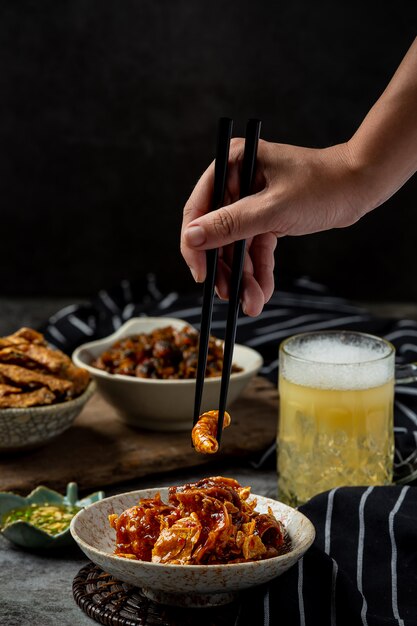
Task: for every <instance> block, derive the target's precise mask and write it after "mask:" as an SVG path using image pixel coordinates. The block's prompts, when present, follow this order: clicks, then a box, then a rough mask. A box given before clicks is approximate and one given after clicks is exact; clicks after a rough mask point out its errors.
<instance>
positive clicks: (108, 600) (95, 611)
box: [72, 563, 240, 626]
mask: <svg viewBox="0 0 417 626" xmlns="http://www.w3.org/2000/svg"><path fill="white" fill-rule="evenodd" d="M72 591H73V594H74V599H75V601H76V603H77V604H78V606H79V607H80V608H81V609H82V610H83V611H84V613H86V614H87V615H88V616H89V617H91V618H92V619H93V620H94V621H96V622H98V623H99V624H105V625H106V626H233V625H234V624H236V623H237V622H238V621H240V620H239V612H240V607H239V606H238V605H237V604H236V603H234V604H227V605H225V606H221V607H216V608H204V609H183V608H178V607H171V606H165V605H162V604H157V603H155V602H152V601H151V600H148V598H146V597H145V596H144V595H143V594H142V593H141V590H140V589H138V588H137V587H133V586H132V585H129V584H127V583H123V582H120V581H118V580H116V579H114V578H113V576H111V575H110V574H106V573H105V572H103V570H101V569H100V568H99V567H97V565H94V564H93V563H89V564H88V565H85V566H84V567H83V568H82V569H80V571H79V572H78V574H77V576H76V577H75V578H74V582H73V585H72Z"/></svg>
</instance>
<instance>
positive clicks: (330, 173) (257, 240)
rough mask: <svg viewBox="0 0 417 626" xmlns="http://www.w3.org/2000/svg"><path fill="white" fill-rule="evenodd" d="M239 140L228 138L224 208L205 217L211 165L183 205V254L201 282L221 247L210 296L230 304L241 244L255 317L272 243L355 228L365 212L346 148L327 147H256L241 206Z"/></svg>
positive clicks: (270, 269)
mask: <svg viewBox="0 0 417 626" xmlns="http://www.w3.org/2000/svg"><path fill="white" fill-rule="evenodd" d="M243 151H244V140H243V139H233V140H232V143H231V148H230V155H229V168H228V179H227V187H226V193H225V203H224V206H223V207H222V208H220V209H218V210H217V211H212V212H209V211H210V207H211V196H212V190H213V183H214V163H212V164H211V165H210V167H209V168H208V169H207V170H206V171H205V172H204V174H203V176H202V177H201V179H200V180H199V181H198V183H197V185H196V187H195V189H194V191H193V192H192V194H191V196H190V198H189V200H188V201H187V203H186V205H185V207H184V216H183V224H182V232H181V252H182V255H183V257H184V259H185V261H186V263H187V264H188V266H189V267H190V270H191V272H192V274H193V277H194V279H195V280H196V281H197V282H203V281H204V279H205V276H206V254H205V251H206V250H208V249H210V248H218V249H219V260H218V269H217V276H216V292H217V294H218V295H219V297H220V298H222V299H228V296H229V284H230V272H231V262H232V256H233V243H234V242H235V241H238V240H240V239H246V240H247V245H246V255H245V261H244V268H243V275H242V289H241V293H242V298H241V299H242V308H243V311H244V312H245V313H246V314H247V315H251V316H256V315H258V314H259V313H260V312H261V311H262V309H263V306H264V304H265V303H266V302H267V301H268V300H269V298H270V297H271V295H272V293H273V291H274V250H275V247H276V244H277V238H279V237H284V236H286V235H305V234H308V233H314V232H319V231H323V230H327V229H330V228H342V227H345V226H349V225H351V224H353V223H354V222H356V221H357V220H358V219H359V218H360V217H361V216H362V215H363V214H364V213H366V212H367V210H369V208H371V207H370V201H369V200H368V199H367V197H366V195H367V194H366V186H365V185H364V180H363V176H362V174H361V172H360V170H359V169H358V168H355V165H354V159H353V157H352V154H351V151H350V148H349V144H339V145H337V146H332V147H331V148H325V149H311V148H301V147H297V146H290V145H285V144H277V143H270V142H267V141H260V142H259V147H258V158H257V168H256V176H255V183H254V193H253V194H252V195H250V196H247V197H245V198H242V199H241V200H239V176H240V170H241V165H242V160H243Z"/></svg>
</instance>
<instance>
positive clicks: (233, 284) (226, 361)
mask: <svg viewBox="0 0 417 626" xmlns="http://www.w3.org/2000/svg"><path fill="white" fill-rule="evenodd" d="M232 128H233V121H232V120H230V119H228V118H221V119H220V120H219V126H218V138H217V150H216V160H215V172H214V189H213V200H212V209H211V210H217V209H219V208H220V207H221V206H222V205H223V200H224V192H225V188H226V180H227V164H228V159H229V146H230V138H231V135H232ZM260 131H261V122H260V121H259V120H256V119H250V120H249V121H248V123H247V125H246V139H245V151H244V155H243V163H242V171H241V175H240V192H239V198H244V197H245V196H248V195H249V194H250V193H251V190H252V185H253V179H254V175H255V168H256V155H257V151H258V142H259V135H260ZM245 248H246V241H245V240H241V241H237V242H236V243H235V244H234V249H233V261H232V272H231V280H230V290H229V308H228V312H227V322H226V334H225V340H224V354H223V370H222V379H221V386H220V400H219V408H218V411H219V413H218V421H217V441H218V443H219V444H220V440H221V435H222V430H223V420H224V412H225V409H226V401H227V392H228V389H229V379H230V372H231V369H232V358H233V348H234V344H235V338H236V324H237V317H238V313H239V302H240V285H241V279H242V271H243V262H244V257H245ZM217 255H218V251H217V250H215V249H214V250H208V251H207V274H206V280H205V282H204V293H203V306H202V313H201V327H200V341H199V349H198V363H197V378H196V390H195V401H194V420H193V423H194V425H195V424H196V423H197V422H198V419H199V416H200V407H201V399H202V395H203V387H204V376H205V372H206V365H207V353H208V343H209V337H210V329H211V317H212V311H213V297H214V285H215V280H216V268H217Z"/></svg>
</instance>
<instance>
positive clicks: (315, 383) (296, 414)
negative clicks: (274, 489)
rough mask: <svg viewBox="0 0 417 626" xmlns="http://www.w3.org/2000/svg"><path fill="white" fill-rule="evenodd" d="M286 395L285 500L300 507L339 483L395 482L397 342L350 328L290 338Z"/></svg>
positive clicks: (283, 357)
mask: <svg viewBox="0 0 417 626" xmlns="http://www.w3.org/2000/svg"><path fill="white" fill-rule="evenodd" d="M300 337H301V338H302V339H301V340H300ZM307 337H308V339H307ZM362 340H363V341H362ZM300 342H301V343H300ZM279 394H280V421H279V429H278V439H277V446H278V448H277V451H278V491H279V497H280V499H281V500H283V501H284V502H287V503H288V504H291V505H292V506H298V505H299V504H302V503H303V502H305V501H306V500H308V499H309V498H310V497H312V496H313V495H315V494H317V493H320V492H322V491H326V490H328V489H331V488H333V487H338V486H343V485H384V484H388V483H390V482H391V481H392V469H393V449H394V436H393V395H394V349H393V348H392V346H391V344H389V343H388V342H385V341H384V340H380V339H378V338H374V337H370V336H368V335H362V334H360V333H347V332H346V333H341V332H340V333H339V332H329V333H320V334H316V333H310V334H309V335H308V336H306V335H298V336H295V337H294V338H290V339H289V340H287V341H286V342H284V344H283V345H282V347H281V351H280V379H279Z"/></svg>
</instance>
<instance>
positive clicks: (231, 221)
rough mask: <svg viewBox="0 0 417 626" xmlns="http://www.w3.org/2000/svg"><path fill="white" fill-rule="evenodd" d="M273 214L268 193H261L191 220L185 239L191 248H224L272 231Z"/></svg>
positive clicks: (185, 229)
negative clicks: (271, 220)
mask: <svg viewBox="0 0 417 626" xmlns="http://www.w3.org/2000/svg"><path fill="white" fill-rule="evenodd" d="M270 215H271V211H270V207H269V206H268V200H267V194H266V193H265V192H259V193H257V194H254V195H251V196H248V197H246V198H242V199H241V200H238V201H237V202H234V203H233V204H230V205H229V206H224V207H222V208H221V209H218V210H217V211H212V212H211V213H208V214H206V215H202V216H201V217H198V218H196V219H194V220H193V221H191V222H189V223H188V224H187V226H186V227H184V230H183V240H184V242H185V245H186V246H187V248H188V249H189V250H195V251H200V250H208V249H210V248H221V247H223V246H226V245H228V244H230V243H233V242H234V241H238V240H239V239H249V238H250V237H253V236H255V235H259V234H260V233H264V232H267V231H269V230H270V226H271V225H270V224H269V221H270Z"/></svg>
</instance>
